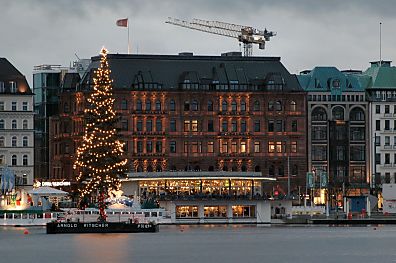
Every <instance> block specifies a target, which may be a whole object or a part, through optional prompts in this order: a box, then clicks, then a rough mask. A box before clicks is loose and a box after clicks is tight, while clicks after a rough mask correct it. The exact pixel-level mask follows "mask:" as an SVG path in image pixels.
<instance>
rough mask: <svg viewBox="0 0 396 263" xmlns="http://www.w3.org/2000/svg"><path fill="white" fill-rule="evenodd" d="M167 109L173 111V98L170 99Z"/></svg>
mask: <svg viewBox="0 0 396 263" xmlns="http://www.w3.org/2000/svg"><path fill="white" fill-rule="evenodd" d="M169 110H170V111H175V110H176V103H175V101H174V100H173V99H171V100H170V102H169Z"/></svg>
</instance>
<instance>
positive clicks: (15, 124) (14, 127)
mask: <svg viewBox="0 0 396 263" xmlns="http://www.w3.org/2000/svg"><path fill="white" fill-rule="evenodd" d="M11 129H13V130H14V129H17V121H16V120H12V121H11Z"/></svg>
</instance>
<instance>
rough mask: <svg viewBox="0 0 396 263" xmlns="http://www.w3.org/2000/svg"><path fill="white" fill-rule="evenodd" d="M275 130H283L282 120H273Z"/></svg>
mask: <svg viewBox="0 0 396 263" xmlns="http://www.w3.org/2000/svg"><path fill="white" fill-rule="evenodd" d="M275 131H276V132H283V121H282V120H277V121H276V122H275Z"/></svg>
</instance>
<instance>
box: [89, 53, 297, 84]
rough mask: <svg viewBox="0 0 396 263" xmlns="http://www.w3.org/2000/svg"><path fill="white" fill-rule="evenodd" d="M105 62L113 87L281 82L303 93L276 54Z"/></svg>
mask: <svg viewBox="0 0 396 263" xmlns="http://www.w3.org/2000/svg"><path fill="white" fill-rule="evenodd" d="M108 61H109V65H110V69H111V77H112V78H113V80H114V88H115V89H130V88H131V87H132V86H133V85H137V84H138V83H156V84H159V85H161V87H162V88H163V89H166V90H176V89H178V88H180V85H181V83H183V82H186V81H189V82H190V83H198V84H210V83H214V82H216V83H220V84H227V85H228V84H229V83H230V81H231V82H233V81H238V84H247V85H261V86H262V87H264V86H265V85H267V84H268V83H270V82H271V83H276V84H279V83H281V84H282V85H283V91H291V92H293V91H297V92H303V90H302V89H301V87H300V85H299V83H298V81H297V77H296V76H295V75H293V74H290V73H289V72H288V71H287V69H286V68H285V67H284V66H283V64H282V63H281V62H280V58H279V57H241V56H192V55H183V56H180V55H125V54H109V55H108ZM99 62H100V57H99V56H96V57H92V63H91V65H90V66H89V68H88V71H87V72H89V73H88V74H86V75H85V76H84V77H83V80H82V82H81V84H82V85H81V87H82V89H87V87H89V85H90V84H91V85H92V80H91V79H92V74H93V70H94V69H96V68H97V67H98V65H99Z"/></svg>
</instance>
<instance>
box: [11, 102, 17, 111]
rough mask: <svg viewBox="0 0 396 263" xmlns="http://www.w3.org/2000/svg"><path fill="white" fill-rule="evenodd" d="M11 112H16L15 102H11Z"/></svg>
mask: <svg viewBox="0 0 396 263" xmlns="http://www.w3.org/2000/svg"><path fill="white" fill-rule="evenodd" d="M11 110H12V111H16V110H17V103H16V101H13V102H11Z"/></svg>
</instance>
